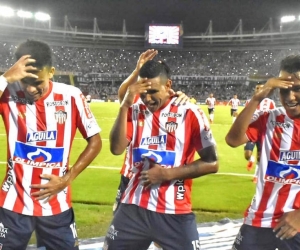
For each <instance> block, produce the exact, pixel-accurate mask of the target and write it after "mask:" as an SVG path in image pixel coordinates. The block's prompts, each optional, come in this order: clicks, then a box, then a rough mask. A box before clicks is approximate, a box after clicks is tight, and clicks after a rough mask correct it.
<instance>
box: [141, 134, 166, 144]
mask: <svg viewBox="0 0 300 250" xmlns="http://www.w3.org/2000/svg"><path fill="white" fill-rule="evenodd" d="M166 139H167V136H166V135H159V136H152V137H144V138H142V140H141V145H142V146H148V145H159V144H165V143H166Z"/></svg>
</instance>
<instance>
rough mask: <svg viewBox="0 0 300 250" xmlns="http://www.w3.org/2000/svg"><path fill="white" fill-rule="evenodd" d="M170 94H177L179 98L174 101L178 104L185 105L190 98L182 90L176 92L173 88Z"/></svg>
mask: <svg viewBox="0 0 300 250" xmlns="http://www.w3.org/2000/svg"><path fill="white" fill-rule="evenodd" d="M170 95H171V96H177V99H176V100H175V102H174V103H175V104H176V105H184V104H186V103H187V102H189V100H190V98H189V97H188V96H187V95H186V94H185V93H183V92H182V91H176V92H175V91H174V90H173V89H170Z"/></svg>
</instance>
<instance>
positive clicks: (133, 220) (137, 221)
mask: <svg viewBox="0 0 300 250" xmlns="http://www.w3.org/2000/svg"><path fill="white" fill-rule="evenodd" d="M149 223H151V222H150V221H149V219H148V218H147V213H146V209H142V208H139V207H138V206H136V205H128V204H123V203H121V204H120V206H119V208H118V210H117V212H116V213H115V216H114V218H113V220H112V222H111V224H110V227H109V228H108V230H107V233H106V236H105V243H104V250H129V249H131V250H146V249H148V248H149V246H150V244H151V242H152V238H151V231H150V224H149Z"/></svg>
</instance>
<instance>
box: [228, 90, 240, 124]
mask: <svg viewBox="0 0 300 250" xmlns="http://www.w3.org/2000/svg"><path fill="white" fill-rule="evenodd" d="M240 103H241V102H240V100H239V99H238V98H237V95H236V94H235V95H233V98H231V99H230V100H229V102H228V103H227V104H226V106H227V105H231V110H230V116H231V117H232V123H234V121H235V119H236V117H237V115H238V108H239V105H240Z"/></svg>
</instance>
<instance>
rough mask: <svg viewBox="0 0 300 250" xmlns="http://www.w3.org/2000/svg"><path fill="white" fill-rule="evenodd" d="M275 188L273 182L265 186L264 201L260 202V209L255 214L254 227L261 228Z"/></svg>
mask: <svg viewBox="0 0 300 250" xmlns="http://www.w3.org/2000/svg"><path fill="white" fill-rule="evenodd" d="M273 188H274V183H273V182H266V183H265V186H264V190H263V193H262V197H263V198H262V200H261V201H260V204H259V207H258V209H257V212H256V213H255V216H254V219H253V221H252V225H253V226H255V227H260V226H261V218H263V216H264V215H263V213H264V211H265V210H266V208H267V204H268V200H269V198H270V196H271V194H272V191H273Z"/></svg>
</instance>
